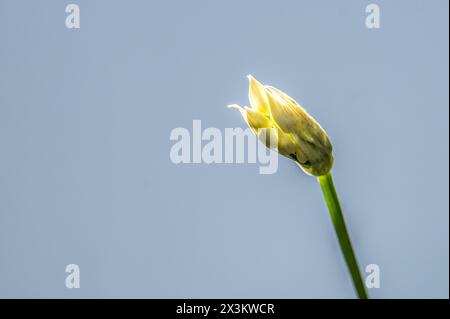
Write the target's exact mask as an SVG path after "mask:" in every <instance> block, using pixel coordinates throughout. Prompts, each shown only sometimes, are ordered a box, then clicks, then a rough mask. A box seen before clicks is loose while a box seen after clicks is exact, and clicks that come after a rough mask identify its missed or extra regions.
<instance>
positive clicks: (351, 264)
mask: <svg viewBox="0 0 450 319" xmlns="http://www.w3.org/2000/svg"><path fill="white" fill-rule="evenodd" d="M317 179H318V181H319V184H320V187H321V188H322V192H323V196H324V197H325V202H326V203H327V206H328V210H329V211H330V216H331V220H332V221H333V226H334V230H335V231H336V234H337V237H338V240H339V245H340V246H341V250H342V253H343V254H344V258H345V262H346V263H347V267H348V269H349V271H350V274H351V275H352V279H353V284H354V286H355V289H356V292H357V293H358V297H359V298H360V299H367V298H368V296H367V292H366V289H365V287H364V283H363V280H362V278H361V273H360V272H359V267H358V262H357V261H356V257H355V253H354V252H353V248H352V243H351V241H350V237H349V235H348V232H347V227H346V226H345V221H344V216H343V215H342V210H341V205H340V204H339V198H338V195H337V193H336V189H335V188H334V183H333V177H332V176H331V172H329V173H328V174H326V175H323V176H319V177H317Z"/></svg>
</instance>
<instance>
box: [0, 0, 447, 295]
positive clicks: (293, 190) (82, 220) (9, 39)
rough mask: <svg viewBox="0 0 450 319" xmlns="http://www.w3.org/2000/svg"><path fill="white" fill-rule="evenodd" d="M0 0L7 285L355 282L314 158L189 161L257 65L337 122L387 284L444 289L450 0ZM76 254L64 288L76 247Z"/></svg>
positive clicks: (411, 290)
mask: <svg viewBox="0 0 450 319" xmlns="http://www.w3.org/2000/svg"><path fill="white" fill-rule="evenodd" d="M74 2H75V3H77V4H79V5H80V8H81V29H80V30H68V29H66V28H65V25H64V21H65V17H66V13H65V12H64V9H65V6H66V4H68V3H70V2H67V1H16V0H14V1H13V0H0V297H64V298H66V297H69V298H72V297H75V298H78V297H89V298H90V297H139V298H141V297H142V298H148V297H150V298H155V297H156V298H166V297H172V298H176V297H182V298H184V297H193V298H195V297H203V298H205V297H208V298H216V297H236V298H241V297H252V298H352V297H353V296H354V293H353V290H352V286H351V282H350V277H349V275H348V274H347V270H346V268H345V265H344V263H343V258H342V256H341V253H340V252H339V250H338V249H339V248H338V245H337V241H336V238H335V235H334V232H333V229H332V226H331V223H330V219H329V216H328V215H327V210H326V208H325V205H324V203H323V200H322V195H321V193H320V189H319V186H318V185H317V183H316V182H315V180H314V178H311V177H308V176H306V175H305V174H303V173H302V172H301V171H300V170H299V169H298V168H297V167H296V166H295V164H294V163H293V162H291V161H289V160H287V159H284V158H283V159H280V163H279V164H280V165H279V170H278V173H277V174H274V175H266V176H263V175H259V174H258V168H257V166H256V165H255V164H248V165H243V164H241V165H225V164H222V165H220V164H219V165H209V166H208V165H205V164H204V165H179V166H176V165H174V164H172V163H171V162H170V160H169V150H170V147H171V145H172V142H171V141H170V140H169V133H170V131H171V130H172V129H173V128H175V127H178V126H184V127H188V128H189V127H191V125H192V120H193V119H201V120H202V123H203V126H204V127H207V126H213V127H218V128H221V129H222V128H225V127H245V124H244V122H243V120H242V119H241V118H240V116H239V114H238V113H237V112H233V111H230V110H228V109H227V108H226V107H225V105H227V104H229V103H233V102H234V103H240V104H246V103H247V96H246V95H247V80H246V78H245V76H246V75H247V74H248V73H252V74H254V75H255V76H256V77H257V78H258V79H260V80H261V81H262V82H265V83H269V84H272V85H275V86H277V87H279V88H281V89H283V90H284V91H286V92H288V93H289V94H290V95H292V96H293V97H294V98H296V99H298V101H299V102H300V103H302V105H303V106H304V107H305V108H307V109H308V110H309V111H310V113H311V114H312V115H314V116H315V117H316V118H317V119H318V120H319V122H320V123H321V124H322V126H323V127H325V128H326V130H327V132H328V133H329V135H330V136H331V138H332V141H333V144H334V147H335V155H336V165H335V169H334V176H335V181H336V185H337V188H338V190H339V192H340V196H341V198H342V204H343V208H344V210H345V215H346V217H347V221H348V226H349V229H350V233H351V236H352V238H353V242H354V246H355V249H356V252H357V254H358V257H359V260H360V263H361V265H366V264H369V263H376V264H378V265H379V266H380V267H381V272H382V273H381V288H380V289H378V290H371V291H370V294H371V295H372V296H373V297H377V298H394V297H402V298H403V297H404V298H417V297H425V298H431V297H438V298H448V296H449V218H448V217H449V197H448V191H449V189H448V188H449V187H448V186H449V180H448V176H449V170H448V167H449V157H448V154H449V140H448V130H449V122H448V116H449V114H448V113H449V109H448V105H449V96H448V85H449V80H448V68H449V63H448V54H449V52H448V2H447V1H444V0H442V1H438V0H435V1H373V2H375V3H378V4H379V5H380V7H381V29H379V30H369V29H367V28H366V27H365V24H364V20H365V17H366V13H365V6H366V5H367V4H368V3H370V1H359V0H355V1H316V0H314V1H313V0H310V1H298V0H293V1H274V0H273V1H259V0H258V1H242V0H239V1H238V0H234V1H206V0H203V1H200V0H195V1H193V0H191V1H162V0H160V1H81V0H79V1H74ZM70 263H76V264H79V265H80V267H81V289H78V290H76V289H72V290H69V289H66V288H65V285H64V280H65V275H66V274H65V272H64V268H65V265H67V264H70Z"/></svg>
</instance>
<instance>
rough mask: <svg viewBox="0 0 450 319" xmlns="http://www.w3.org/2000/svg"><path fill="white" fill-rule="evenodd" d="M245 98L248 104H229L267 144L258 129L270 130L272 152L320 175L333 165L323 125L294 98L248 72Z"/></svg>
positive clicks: (330, 148)
mask: <svg viewBox="0 0 450 319" xmlns="http://www.w3.org/2000/svg"><path fill="white" fill-rule="evenodd" d="M248 79H249V81H250V88H249V100H250V106H251V107H241V106H239V105H236V104H233V105H230V106H229V107H232V108H236V109H238V110H239V111H240V112H241V114H242V116H243V118H244V119H245V121H246V122H247V124H248V125H249V127H250V128H251V129H252V130H253V132H255V134H256V135H257V136H258V137H260V139H261V141H262V142H263V143H265V145H266V146H267V147H270V145H269V141H268V140H267V138H261V137H262V136H264V137H265V136H266V134H261V133H262V129H273V130H275V133H276V134H270V136H271V138H275V139H276V143H275V142H273V141H272V145H276V146H277V148H276V151H277V152H279V153H280V154H281V155H284V156H286V157H288V158H290V159H292V160H294V161H295V162H297V163H298V164H299V166H300V167H301V168H302V169H303V171H305V173H307V174H309V175H314V176H321V175H325V174H327V173H328V172H329V171H331V168H332V167H333V147H332V145H331V143H330V140H329V139H328V136H327V134H326V133H325V131H324V130H323V128H322V127H321V126H320V125H319V123H317V122H316V120H315V119H314V118H313V117H312V116H311V115H309V114H308V113H307V112H306V111H305V110H304V109H303V108H302V107H301V106H300V105H299V104H298V103H297V102H296V101H295V100H294V99H292V98H291V97H290V96H288V95H287V94H285V93H283V92H281V91H280V90H278V89H276V88H274V87H272V86H267V85H262V84H261V83H259V82H258V81H257V80H256V79H255V78H254V77H252V76H251V75H249V76H248Z"/></svg>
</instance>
